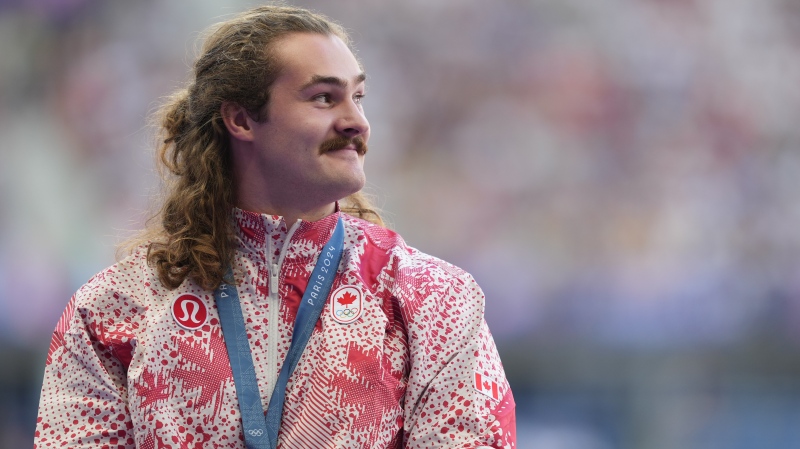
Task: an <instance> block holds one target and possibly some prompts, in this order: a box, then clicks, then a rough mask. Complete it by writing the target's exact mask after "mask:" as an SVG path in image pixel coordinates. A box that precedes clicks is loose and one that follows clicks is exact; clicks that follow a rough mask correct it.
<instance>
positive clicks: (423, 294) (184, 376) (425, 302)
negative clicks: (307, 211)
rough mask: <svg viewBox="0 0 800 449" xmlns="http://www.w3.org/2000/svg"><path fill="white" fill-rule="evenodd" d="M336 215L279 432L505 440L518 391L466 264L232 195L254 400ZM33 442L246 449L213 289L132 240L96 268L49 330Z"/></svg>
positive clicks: (391, 444)
mask: <svg viewBox="0 0 800 449" xmlns="http://www.w3.org/2000/svg"><path fill="white" fill-rule="evenodd" d="M340 215H341V216H342V218H343V220H344V224H345V244H344V245H345V246H344V253H343V256H342V261H341V264H340V266H339V271H338V274H337V276H336V278H335V280H334V284H333V289H332V292H333V293H332V295H331V296H330V297H329V299H328V303H326V305H325V309H323V312H322V315H321V318H320V320H319V321H318V322H317V324H316V328H315V329H314V332H313V334H312V336H311V338H310V340H309V342H308V345H307V346H306V349H305V351H304V352H303V355H302V356H301V358H300V361H299V363H298V365H297V368H296V370H295V372H294V374H293V375H292V377H291V379H290V380H289V383H288V385H287V394H286V402H285V406H284V414H283V422H282V425H281V429H280V434H279V440H278V446H279V447H280V448H284V449H288V448H400V447H404V448H425V447H430V448H444V447H452V448H474V447H482V446H489V447H497V448H499V447H516V441H515V438H516V436H515V415H514V399H513V396H512V394H511V390H510V389H509V386H508V382H507V381H506V378H505V373H504V371H503V367H502V365H501V363H500V359H499V357H498V355H497V351H496V349H495V345H494V341H493V340H492V337H491V334H490V333H489V329H488V328H487V327H486V322H485V321H484V318H483V308H484V296H483V293H482V292H481V290H480V288H479V287H478V285H477V284H476V283H475V281H474V280H473V279H472V277H471V276H470V275H469V274H468V273H466V272H464V271H463V270H461V269H459V268H457V267H455V266H453V265H450V264H448V263H446V262H443V261H441V260H439V259H436V258H434V257H431V256H429V255H426V254H423V253H421V252H419V251H417V250H415V249H413V248H410V247H408V246H406V244H405V243H404V242H403V240H402V239H401V238H400V237H399V236H398V235H397V234H395V233H394V232H392V231H389V230H386V229H384V228H381V227H379V226H376V225H373V224H371V223H367V222H365V221H362V220H359V219H356V218H353V217H350V216H348V215H344V214H341V213H339V212H337V213H335V214H333V215H330V216H328V217H326V218H323V219H322V220H319V221H317V222H313V223H312V222H306V221H302V222H298V223H297V224H295V225H294V226H292V228H291V229H289V230H287V226H286V225H285V223H284V222H283V220H282V218H281V217H277V216H268V215H258V214H254V213H251V212H246V211H242V210H239V209H236V210H234V213H233V216H234V218H235V220H236V224H237V226H236V228H237V229H236V234H237V235H236V237H237V240H238V245H239V246H238V249H237V252H236V255H235V266H234V267H233V268H234V273H235V276H236V280H237V283H238V286H237V289H238V292H239V297H240V300H241V305H242V311H243V314H244V318H245V324H246V326H247V329H248V340H249V342H250V348H251V351H252V354H253V363H254V365H255V369H256V375H257V377H258V382H259V389H260V392H261V396H262V402H263V404H264V406H265V407H266V404H268V403H269V398H270V395H271V393H272V389H273V387H274V385H275V383H276V380H277V377H278V372H279V370H280V368H281V365H282V363H283V360H284V358H285V356H286V353H287V351H288V349H289V345H290V343H291V337H292V329H293V326H294V320H295V315H296V313H297V310H298V305H299V302H300V299H301V297H302V295H303V292H304V291H305V289H306V285H307V284H308V281H309V277H310V276H311V271H312V269H313V268H314V264H315V263H316V260H317V257H318V255H319V253H320V251H321V249H322V246H323V245H324V244H325V242H326V241H327V240H328V238H329V237H330V235H331V233H332V232H333V228H334V226H335V224H336V221H337V219H338V217H339V216H340ZM347 286H350V287H348V288H342V287H347ZM337 291H339V292H345V293H346V294H338V295H337V293H336V292H337ZM187 300H189V302H186V301H187ZM337 301H338V302H337ZM190 303H191V304H190ZM187 306H188V307H187ZM337 313H338V314H339V316H338V317H337ZM342 314H344V315H349V318H347V317H345V318H342V316H343V315H342ZM354 317H357V318H356V319H353V318H354ZM348 321H349V322H348ZM179 323H183V324H184V325H183V326H182V325H181V324H179ZM193 324H197V328H196V329H192V327H194V326H192V325H193ZM35 447H36V448H50V447H70V448H73V447H80V448H134V447H136V448H156V447H157V448H176V449H177V448H243V447H244V439H243V436H242V426H241V415H240V412H239V404H238V400H237V396H236V390H235V385H234V382H233V377H232V374H231V367H230V363H229V360H228V353H227V350H226V346H225V342H224V340H223V335H222V330H221V328H220V324H219V318H218V314H217V308H216V306H215V303H214V296H213V292H210V291H207V290H203V289H201V288H200V287H198V286H197V285H196V284H195V283H193V282H192V281H190V280H188V279H187V280H186V281H185V282H184V283H183V284H182V285H181V286H180V287H178V288H177V289H175V290H172V291H170V290H167V289H165V288H164V287H163V286H162V285H161V283H160V282H159V281H158V277H157V275H156V273H155V271H154V270H153V268H152V267H150V266H148V264H147V261H146V259H145V250H144V249H142V250H140V251H138V252H135V253H134V254H133V255H131V256H129V257H128V258H126V259H124V260H122V261H121V262H119V263H117V264H115V265H113V266H111V267H110V268H108V269H107V270H105V271H103V272H101V273H99V274H98V275H97V276H95V277H94V278H92V279H91V280H90V281H89V282H88V283H87V284H86V285H84V286H83V287H82V288H81V289H80V290H79V291H78V292H77V293H76V294H75V296H73V298H72V299H71V300H70V302H69V304H68V306H67V308H66V310H65V311H64V314H63V316H62V318H61V320H60V321H59V323H58V325H57V327H56V330H55V332H54V334H53V339H52V343H51V346H50V351H49V354H48V357H47V366H46V369H45V375H44V384H43V387H42V396H41V402H40V405H39V417H38V422H37V428H36V436H35Z"/></svg>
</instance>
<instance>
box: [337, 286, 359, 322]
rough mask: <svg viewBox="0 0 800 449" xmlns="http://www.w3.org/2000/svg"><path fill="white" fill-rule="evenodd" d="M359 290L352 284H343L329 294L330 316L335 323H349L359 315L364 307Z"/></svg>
mask: <svg viewBox="0 0 800 449" xmlns="http://www.w3.org/2000/svg"><path fill="white" fill-rule="evenodd" d="M362 296H363V295H362V294H361V290H360V289H359V288H358V287H356V286H354V285H344V286H342V287H339V288H337V289H336V291H335V292H333V295H332V296H331V309H330V310H331V318H333V319H334V320H335V321H336V322H337V323H341V324H349V323H352V322H353V321H355V320H357V319H358V318H359V317H360V316H361V312H362V310H363V309H364V307H363V301H362Z"/></svg>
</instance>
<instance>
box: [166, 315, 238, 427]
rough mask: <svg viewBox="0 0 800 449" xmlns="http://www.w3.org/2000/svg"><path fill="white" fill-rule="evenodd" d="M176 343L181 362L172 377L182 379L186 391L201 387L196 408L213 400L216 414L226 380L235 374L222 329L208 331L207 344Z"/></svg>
mask: <svg viewBox="0 0 800 449" xmlns="http://www.w3.org/2000/svg"><path fill="white" fill-rule="evenodd" d="M177 344H178V347H179V351H178V353H179V354H180V356H181V362H180V363H179V368H177V369H176V370H175V371H174V374H173V377H175V378H176V379H181V380H182V381H183V390H184V391H190V390H194V389H196V388H199V389H200V396H199V397H198V398H197V400H196V401H195V402H194V408H195V410H200V409H201V408H202V407H205V406H206V405H208V404H209V403H210V402H212V401H213V404H214V414H215V415H216V414H217V413H219V411H220V407H221V399H222V395H223V392H224V389H225V382H226V381H228V380H229V379H232V378H233V373H232V371H231V366H230V363H228V359H227V349H226V348H225V341H224V340H223V339H222V334H221V332H220V329H219V328H216V329H214V330H212V331H211V333H210V334H209V339H208V348H205V347H204V346H205V345H203V344H202V343H200V342H194V341H184V340H180V339H178V340H177Z"/></svg>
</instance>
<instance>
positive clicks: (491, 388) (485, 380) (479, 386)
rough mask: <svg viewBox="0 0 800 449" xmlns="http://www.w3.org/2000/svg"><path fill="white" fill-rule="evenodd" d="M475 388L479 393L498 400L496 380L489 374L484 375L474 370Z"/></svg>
mask: <svg viewBox="0 0 800 449" xmlns="http://www.w3.org/2000/svg"><path fill="white" fill-rule="evenodd" d="M475 389H476V390H478V392H479V393H481V394H484V395H486V396H489V397H490V398H492V399H494V400H496V401H499V400H500V393H499V391H498V385H497V382H495V381H494V379H492V378H491V377H489V376H484V375H482V374H480V373H477V372H476V373H475Z"/></svg>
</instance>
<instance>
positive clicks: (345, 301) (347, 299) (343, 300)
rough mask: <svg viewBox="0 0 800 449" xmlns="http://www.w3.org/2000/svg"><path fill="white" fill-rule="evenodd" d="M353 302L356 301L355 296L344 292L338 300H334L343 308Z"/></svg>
mask: <svg viewBox="0 0 800 449" xmlns="http://www.w3.org/2000/svg"><path fill="white" fill-rule="evenodd" d="M355 300H356V295H354V294H352V293H350V292H345V293H344V295H342V296H340V297H339V299H337V300H336V302H338V303H339V304H341V305H343V306H349V305H350V304H352V303H353V302H354V301H355Z"/></svg>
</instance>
